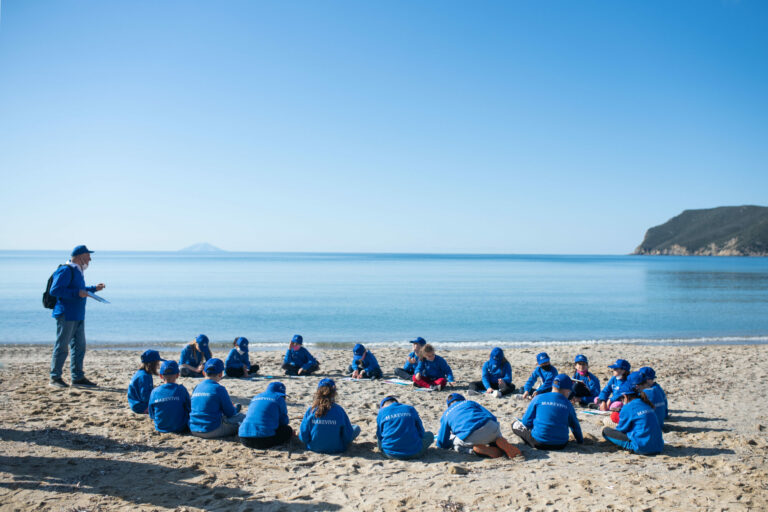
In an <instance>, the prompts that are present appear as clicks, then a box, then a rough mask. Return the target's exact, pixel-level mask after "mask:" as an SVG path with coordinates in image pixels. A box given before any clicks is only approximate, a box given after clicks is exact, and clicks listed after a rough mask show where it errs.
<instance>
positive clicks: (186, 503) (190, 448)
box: [0, 344, 768, 512]
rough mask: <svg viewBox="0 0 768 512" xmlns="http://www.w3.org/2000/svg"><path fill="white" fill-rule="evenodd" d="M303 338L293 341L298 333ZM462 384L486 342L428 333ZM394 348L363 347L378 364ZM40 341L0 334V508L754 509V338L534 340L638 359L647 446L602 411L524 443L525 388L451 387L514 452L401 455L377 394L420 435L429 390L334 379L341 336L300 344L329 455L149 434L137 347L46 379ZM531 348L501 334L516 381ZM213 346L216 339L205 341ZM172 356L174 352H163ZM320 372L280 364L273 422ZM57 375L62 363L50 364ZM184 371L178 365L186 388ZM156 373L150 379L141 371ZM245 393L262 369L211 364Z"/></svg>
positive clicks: (757, 406) (564, 368) (257, 356)
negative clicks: (652, 390)
mask: <svg viewBox="0 0 768 512" xmlns="http://www.w3.org/2000/svg"><path fill="white" fill-rule="evenodd" d="M310 348H311V347H310ZM437 348H438V353H439V354H440V355H442V356H444V357H446V359H447V360H448V362H449V363H450V364H451V365H452V367H453V370H454V375H455V376H456V379H457V386H456V389H457V390H458V391H461V392H466V385H467V383H468V382H469V381H470V380H477V379H479V377H480V368H481V365H482V363H483V362H484V361H485V360H486V359H487V356H488V352H489V351H488V350H448V349H446V347H444V346H443V347H441V346H440V345H439V344H438V345H437ZM408 349H409V346H404V347H403V349H402V350H396V349H392V348H388V349H379V350H376V351H375V353H376V356H377V358H378V359H379V362H380V363H381V365H382V369H383V370H384V371H385V373H386V374H387V375H391V371H392V369H393V368H394V367H395V366H400V365H401V364H402V362H403V359H404V358H405V355H406V353H407V352H408ZM50 350H51V347H50V346H34V347H31V346H27V347H23V346H6V347H0V361H1V362H2V365H3V367H2V370H0V403H1V404H2V411H3V414H2V416H1V419H0V423H1V427H0V510H1V511H11V510H55V511H102V510H177V511H196V510H228V511H245V510H253V511H278V510H285V511H310V510H356V511H378V510H383V511H399V510H415V511H420V512H424V511H443V510H446V511H474V510H494V511H500V510H606V509H613V510H635V511H640V510H644V511H645V510H648V511H650V510H659V511H661V510H768V463H767V462H768V461H767V455H766V448H768V406H766V405H765V400H764V399H763V397H762V395H761V394H757V393H756V392H758V391H759V390H761V389H765V386H766V382H768V346H765V345H734V346H679V347H673V346H639V345H572V346H560V347H551V346H549V347H546V350H547V352H549V354H550V356H551V358H552V362H553V364H554V365H555V366H556V367H557V368H558V369H559V370H560V371H561V372H565V373H569V374H570V373H572V364H571V361H572V360H573V356H574V355H575V354H576V353H584V354H586V355H587V356H588V357H589V359H590V362H591V366H590V369H591V371H592V372H593V373H595V374H596V375H597V376H598V377H600V379H601V383H602V384H603V385H604V384H605V382H606V381H607V379H608V377H609V375H610V371H609V370H608V369H607V365H608V364H610V363H612V362H613V361H614V360H615V359H616V358H617V357H623V358H626V359H628V360H629V361H630V362H631V363H632V364H633V367H635V368H638V367H640V366H644V365H650V366H653V367H654V368H655V369H656V372H657V375H658V381H659V383H660V384H661V385H662V386H663V387H664V389H665V390H666V392H667V396H668V398H669V402H670V411H671V418H670V420H669V422H668V426H667V427H666V428H665V430H666V431H665V434H664V438H665V442H666V448H665V451H664V453H663V454H662V455H660V456H656V457H643V456H639V455H634V454H631V453H627V452H623V451H619V450H618V449H616V448H614V447H613V446H609V445H608V444H607V443H606V442H605V441H603V440H602V437H601V435H600V432H601V430H602V428H603V427H602V423H601V421H602V419H603V418H602V417H600V416H589V415H586V414H581V413H579V419H580V420H581V425H582V430H583V431H584V433H585V437H586V438H587V439H586V441H585V444H584V445H582V446H579V445H576V444H575V443H571V444H570V445H569V446H568V448H566V449H565V450H563V451H561V452H557V451H554V452H544V451H536V450H533V449H531V448H528V447H526V446H524V445H523V444H522V442H520V441H519V439H517V438H516V437H515V436H514V435H513V434H512V433H511V427H510V424H511V422H512V420H513V417H514V416H518V417H522V415H523V414H524V412H525V408H526V406H527V403H528V402H527V401H522V400H518V399H516V398H515V397H514V396H513V397H507V398H503V399H496V398H493V397H490V396H481V397H468V398H472V399H475V400H478V401H479V402H480V403H482V404H483V405H484V406H485V407H487V408H488V409H489V410H491V412H493V413H494V414H495V415H497V417H498V418H499V419H500V421H501V424H502V432H503V433H504V435H505V436H507V438H508V439H509V440H510V441H512V442H514V443H516V444H517V445H518V446H520V448H521V450H522V452H523V454H524V456H525V458H524V459H521V458H516V459H514V460H508V459H495V460H487V459H480V458H477V457H475V456H468V455H460V454H457V453H455V452H452V451H447V450H440V449H437V448H435V447H434V445H433V446H432V447H431V448H430V450H429V451H428V454H427V456H426V457H425V458H424V459H421V460H415V461H408V462H405V461H396V460H389V459H386V458H385V457H383V456H382V455H381V454H380V453H379V452H378V450H377V448H376V413H377V402H378V401H379V400H380V399H381V398H382V397H383V396H386V395H389V394H393V395H396V396H397V397H398V398H399V399H400V400H401V401H402V402H405V403H410V404H412V405H414V406H415V407H416V408H417V409H418V411H419V413H420V414H421V417H422V420H423V422H424V425H425V428H427V429H428V430H432V431H433V432H435V433H437V430H438V428H439V419H440V415H441V414H442V412H443V410H444V409H445V397H446V396H447V393H446V392H434V393H433V392H424V391H416V390H414V389H413V388H411V387H406V386H398V385H394V384H387V383H383V382H349V381H343V380H341V379H340V377H341V371H342V369H343V368H344V367H346V365H347V364H349V361H350V360H351V353H350V352H349V351H340V350H319V349H317V348H314V349H312V352H313V354H314V355H315V356H316V357H318V359H320V361H321V362H322V368H321V369H322V371H323V374H324V375H331V376H333V377H336V378H337V387H338V389H339V398H338V402H339V403H340V404H341V405H342V406H343V407H344V408H345V409H346V411H347V413H348V415H349V417H350V419H351V420H352V422H353V423H356V424H358V425H360V426H361V428H362V434H361V435H360V437H358V439H357V440H356V441H355V442H354V443H353V445H352V447H351V448H350V449H349V451H348V452H347V453H345V454H343V455H335V456H327V455H320V454H315V453H311V452H308V451H305V450H304V449H303V447H302V445H301V443H300V442H299V441H298V440H293V441H292V442H291V444H290V446H287V447H282V448H278V449H273V450H269V451H262V450H250V449H248V448H245V447H244V446H242V445H241V444H240V443H238V442H236V441H235V440H234V439H229V440H203V439H198V438H195V437H191V436H188V435H186V436H180V435H172V434H160V433H157V432H155V431H154V429H153V427H152V423H151V421H150V420H149V419H148V418H147V417H145V416H137V415H134V414H133V413H131V412H130V410H129V409H128V406H127V401H126V397H125V392H126V387H127V385H128V382H129V380H130V378H131V375H132V374H133V372H134V371H135V369H136V367H137V366H138V364H137V363H136V361H137V360H138V354H136V353H133V352H125V351H111V350H102V351H89V352H88V353H87V355H86V360H85V367H86V373H87V375H88V377H89V378H91V379H92V380H95V381H96V382H98V383H99V388H97V389H94V390H84V389H72V388H70V389H68V390H57V389H54V388H51V387H49V386H48V377H47V369H48V365H49V360H50ZM539 350H540V348H530V349H509V350H506V351H505V353H506V355H507V357H508V359H509V360H510V362H511V363H512V368H513V377H514V383H515V385H516V386H521V385H522V384H523V383H524V381H525V379H526V378H527V377H528V375H529V374H530V371H531V370H532V369H533V367H534V360H535V354H536V353H537V352H538V351H539ZM215 355H217V356H218V357H222V356H224V355H225V354H224V353H223V352H222V353H217V354H215ZM162 356H163V357H166V358H174V359H175V358H177V357H178V351H173V352H170V351H163V352H162ZM281 359H282V353H278V352H252V353H251V360H252V361H255V362H258V363H259V364H260V365H261V367H262V370H261V373H262V374H273V375H279V374H280V373H281V372H280V371H279V365H280V362H281ZM319 378H320V377H317V376H313V377H308V378H294V379H289V378H285V379H281V380H283V382H284V383H285V384H286V386H287V389H288V396H287V402H288V413H289V416H290V418H291V425H292V426H293V427H294V429H298V426H299V423H300V421H301V418H302V416H303V413H304V411H305V409H306V407H307V405H308V404H309V403H310V401H311V396H312V393H313V392H314V389H315V387H316V384H317V382H318V380H319ZM67 380H68V379H67ZM196 382H197V381H196V380H194V379H180V383H182V384H184V385H185V386H186V387H187V389H188V390H189V391H190V392H191V391H192V388H193V387H194V386H195V384H196ZM158 383H159V379H158V378H155V384H156V385H157V384H158ZM222 383H223V384H224V385H225V386H226V387H227V389H228V391H229V393H230V395H231V396H232V398H233V400H234V401H235V402H236V403H241V404H242V405H243V407H244V408H245V407H247V405H248V403H249V400H250V398H251V397H252V396H253V395H254V394H256V393H259V392H261V391H263V390H264V388H265V387H266V384H267V382H266V381H247V380H235V379H225V380H224V381H222Z"/></svg>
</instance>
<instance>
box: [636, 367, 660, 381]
mask: <svg viewBox="0 0 768 512" xmlns="http://www.w3.org/2000/svg"><path fill="white" fill-rule="evenodd" d="M638 371H639V372H640V373H643V374H645V380H656V372H655V371H654V370H653V368H651V367H650V366H643V367H642V368H640V369H639V370H638Z"/></svg>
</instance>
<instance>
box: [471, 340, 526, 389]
mask: <svg viewBox="0 0 768 512" xmlns="http://www.w3.org/2000/svg"><path fill="white" fill-rule="evenodd" d="M482 379H483V380H479V381H475V382H470V383H469V394H470V395H472V394H479V393H483V392H485V393H489V394H491V393H493V396H495V397H496V398H501V397H502V396H506V395H509V394H511V393H512V392H514V391H515V385H514V384H512V366H511V365H510V364H509V361H507V359H506V358H505V357H504V351H503V350H501V349H500V348H499V347H496V348H494V349H493V350H491V356H490V358H489V359H488V361H486V362H485V363H483V377H482Z"/></svg>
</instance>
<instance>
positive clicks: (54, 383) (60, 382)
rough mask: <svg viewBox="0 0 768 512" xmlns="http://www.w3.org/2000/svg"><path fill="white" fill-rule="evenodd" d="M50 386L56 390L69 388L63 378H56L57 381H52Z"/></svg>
mask: <svg viewBox="0 0 768 512" xmlns="http://www.w3.org/2000/svg"><path fill="white" fill-rule="evenodd" d="M48 385H49V386H53V387H54V388H62V389H63V388H68V387H69V385H68V384H67V383H66V382H64V381H63V380H62V379H61V377H56V378H55V379H51V382H49V383H48Z"/></svg>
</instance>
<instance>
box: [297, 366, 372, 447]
mask: <svg viewBox="0 0 768 512" xmlns="http://www.w3.org/2000/svg"><path fill="white" fill-rule="evenodd" d="M358 435H360V427H358V426H357V425H352V424H351V423H350V421H349V417H348V416H347V413H346V412H345V411H344V409H343V408H342V407H341V406H340V405H339V404H337V403H336V383H335V382H333V379H322V380H321V381H320V382H319V383H318V384H317V391H315V398H314V400H313V402H312V405H311V406H310V407H309V408H308V409H307V412H306V413H304V419H302V421H301V428H300V429H299V439H300V440H301V442H303V443H304V444H305V445H306V446H307V449H308V450H310V451H313V452H318V453H328V454H331V453H342V452H343V451H345V450H346V449H347V447H348V446H349V444H350V443H351V442H352V441H353V440H354V439H355V438H356V437H357V436H358Z"/></svg>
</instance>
